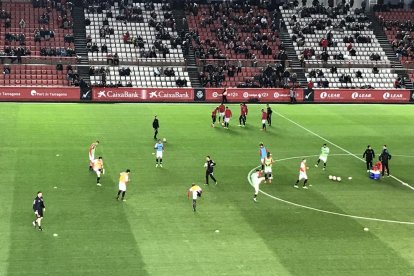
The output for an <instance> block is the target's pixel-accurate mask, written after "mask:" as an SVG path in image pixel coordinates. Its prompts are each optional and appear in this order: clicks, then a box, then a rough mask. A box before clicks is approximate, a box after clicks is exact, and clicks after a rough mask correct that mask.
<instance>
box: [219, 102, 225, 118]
mask: <svg viewBox="0 0 414 276" xmlns="http://www.w3.org/2000/svg"><path fill="white" fill-rule="evenodd" d="M225 111H226V107H225V106H224V104H220V105H219V106H218V112H219V123H220V122H221V120H222V119H223V123H224V112H225Z"/></svg>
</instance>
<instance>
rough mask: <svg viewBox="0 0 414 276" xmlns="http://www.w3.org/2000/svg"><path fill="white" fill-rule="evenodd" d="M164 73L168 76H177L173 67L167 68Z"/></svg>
mask: <svg viewBox="0 0 414 276" xmlns="http://www.w3.org/2000/svg"><path fill="white" fill-rule="evenodd" d="M164 75H165V76H167V77H173V76H175V72H174V69H173V68H171V67H167V68H165V70H164Z"/></svg>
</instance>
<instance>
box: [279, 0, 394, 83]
mask: <svg viewBox="0 0 414 276" xmlns="http://www.w3.org/2000/svg"><path fill="white" fill-rule="evenodd" d="M281 12H282V16H283V19H284V22H285V24H286V27H287V31H288V33H289V35H290V37H291V38H292V40H293V45H294V47H295V51H296V54H297V56H298V58H299V59H300V60H301V62H302V64H303V65H304V66H306V67H307V74H306V76H307V79H308V81H309V82H310V81H311V82H312V83H314V86H315V87H330V88H393V87H398V86H400V85H398V84H397V82H399V81H401V79H399V80H398V74H396V73H395V72H394V71H393V70H392V69H391V62H390V61H389V59H388V57H387V56H386V54H385V52H384V51H383V49H382V47H381V45H380V43H379V42H378V40H377V38H376V36H375V34H374V32H373V30H372V29H371V22H370V20H369V18H368V17H367V16H366V15H365V13H363V12H362V10H361V9H351V8H349V6H343V5H342V4H341V3H339V4H338V5H337V6H336V7H335V8H334V9H327V8H326V7H324V6H322V5H317V6H312V7H305V8H303V7H299V6H296V7H295V6H293V5H290V6H288V7H286V6H285V7H283V8H282V9H281ZM321 66H323V67H325V68H324V69H321V70H319V69H320V67H321ZM332 67H335V68H336V67H337V73H331V68H332ZM373 67H378V68H379V70H378V73H375V74H374V73H372V68H373ZM381 68H388V69H381ZM318 70H319V71H320V72H322V73H323V77H322V76H320V77H315V76H314V74H309V73H311V72H312V71H318ZM357 72H359V73H361V76H359V77H357V76H356V74H357ZM359 73H358V74H359ZM344 77H345V79H346V80H348V81H344ZM401 84H402V83H401Z"/></svg>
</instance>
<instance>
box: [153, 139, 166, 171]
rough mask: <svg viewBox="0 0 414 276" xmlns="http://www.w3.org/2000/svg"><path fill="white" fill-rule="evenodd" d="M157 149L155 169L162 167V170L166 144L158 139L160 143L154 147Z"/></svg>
mask: <svg viewBox="0 0 414 276" xmlns="http://www.w3.org/2000/svg"><path fill="white" fill-rule="evenodd" d="M154 149H155V167H156V168H157V167H158V166H160V167H161V168H162V153H163V152H164V144H163V143H162V142H161V140H160V139H158V142H157V143H156V144H155V146H154Z"/></svg>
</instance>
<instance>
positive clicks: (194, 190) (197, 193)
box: [187, 183, 203, 212]
mask: <svg viewBox="0 0 414 276" xmlns="http://www.w3.org/2000/svg"><path fill="white" fill-rule="evenodd" d="M202 192H203V190H201V188H200V186H198V185H196V184H194V183H193V184H191V188H190V189H189V190H188V192H187V198H188V199H189V198H190V194H192V195H193V211H194V212H195V211H196V208H197V198H199V197H201V193H202Z"/></svg>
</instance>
